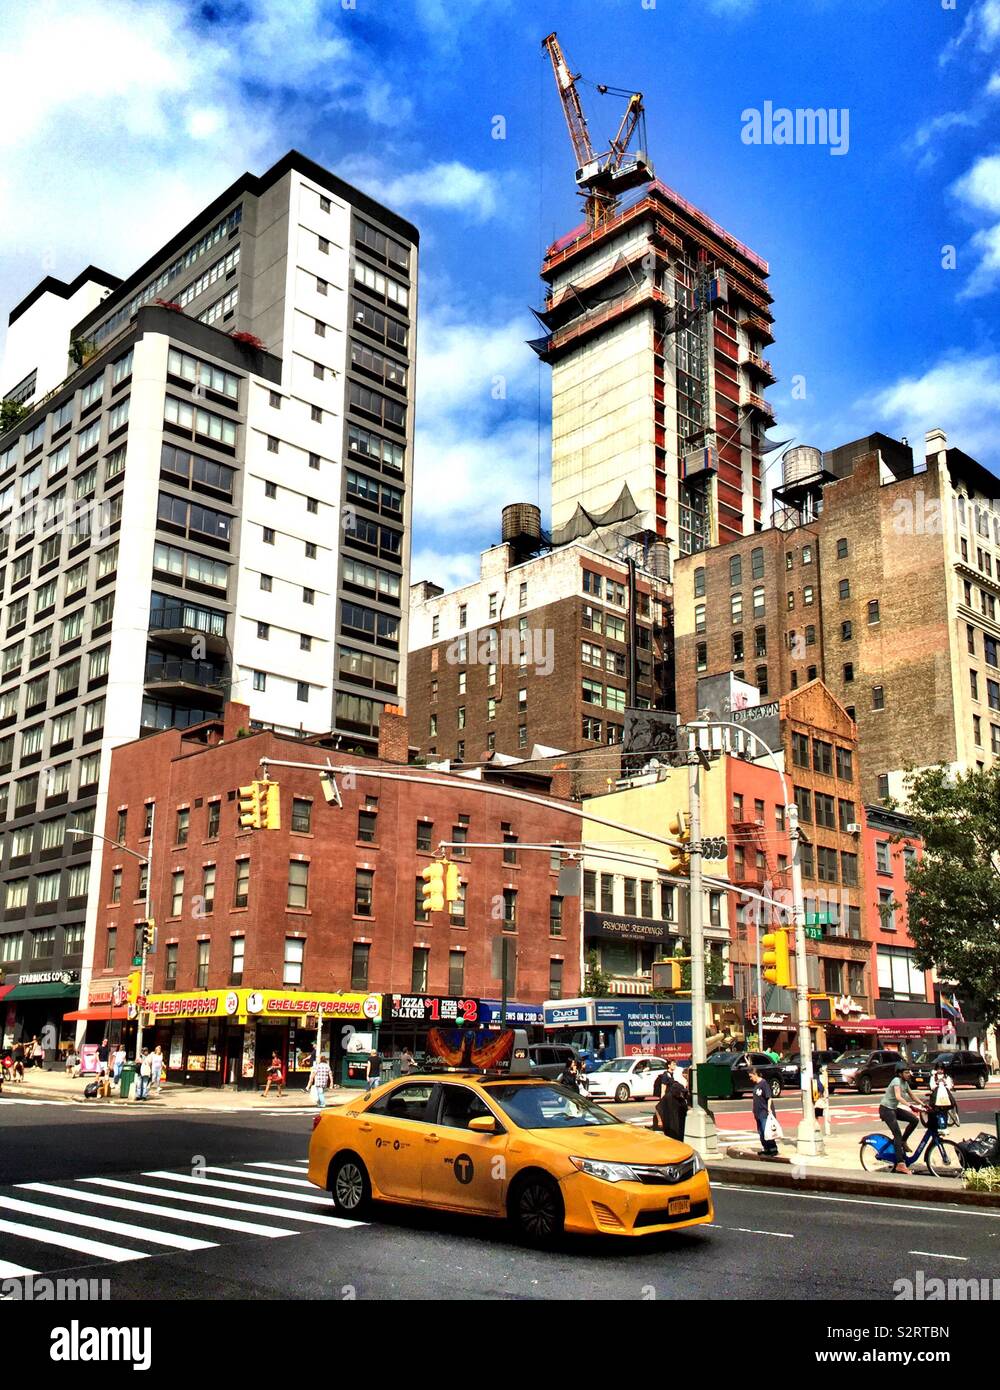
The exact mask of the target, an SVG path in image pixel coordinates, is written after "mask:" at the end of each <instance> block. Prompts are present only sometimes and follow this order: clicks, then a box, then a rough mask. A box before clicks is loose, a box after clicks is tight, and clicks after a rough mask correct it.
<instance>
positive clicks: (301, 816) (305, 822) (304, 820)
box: [292, 796, 312, 835]
mask: <svg viewBox="0 0 1000 1390" xmlns="http://www.w3.org/2000/svg"><path fill="white" fill-rule="evenodd" d="M292 829H293V830H294V831H295V832H296V834H298V835H308V834H310V833H311V831H312V802H311V801H310V800H309V799H308V797H303V796H293V797H292Z"/></svg>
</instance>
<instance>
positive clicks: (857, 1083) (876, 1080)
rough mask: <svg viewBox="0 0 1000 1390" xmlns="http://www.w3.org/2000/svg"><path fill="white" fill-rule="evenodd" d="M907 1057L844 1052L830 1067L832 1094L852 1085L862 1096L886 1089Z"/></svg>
mask: <svg viewBox="0 0 1000 1390" xmlns="http://www.w3.org/2000/svg"><path fill="white" fill-rule="evenodd" d="M905 1061H906V1058H905V1057H903V1055H902V1054H901V1053H899V1052H891V1051H889V1050H886V1051H877V1052H868V1051H861V1050H858V1051H855V1052H842V1053H841V1054H840V1056H839V1057H838V1058H837V1059H836V1061H835V1062H833V1063H832V1065H831V1066H830V1067H829V1068H828V1071H827V1074H828V1076H829V1078H830V1094H831V1095H833V1093H834V1092H835V1091H837V1090H841V1091H843V1090H846V1089H848V1088H851V1089H853V1090H855V1091H857V1092H858V1094H859V1095H862V1096H870V1095H871V1093H872V1091H883V1090H885V1088H886V1086H888V1084H889V1082H890V1081H891V1080H892V1078H893V1077H894V1076H895V1075H896V1071H897V1069H898V1067H899V1066H900V1064H901V1063H903V1062H905Z"/></svg>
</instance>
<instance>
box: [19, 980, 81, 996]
mask: <svg viewBox="0 0 1000 1390" xmlns="http://www.w3.org/2000/svg"><path fill="white" fill-rule="evenodd" d="M79 997H80V986H79V984H75V985H64V984H62V983H60V982H59V981H57V980H54V981H52V982H51V983H49V984H45V985H15V986H14V988H13V989H12V990H11V992H10V993H9V994H8V995H7V996H6V998H7V999H9V1000H15V999H79Z"/></svg>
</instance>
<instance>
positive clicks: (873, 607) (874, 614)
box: [868, 598, 879, 625]
mask: <svg viewBox="0 0 1000 1390" xmlns="http://www.w3.org/2000/svg"><path fill="white" fill-rule="evenodd" d="M878 621H879V607H878V599H877V598H873V599H869V601H868V622H869V625H871V624H873V623H877V622H878Z"/></svg>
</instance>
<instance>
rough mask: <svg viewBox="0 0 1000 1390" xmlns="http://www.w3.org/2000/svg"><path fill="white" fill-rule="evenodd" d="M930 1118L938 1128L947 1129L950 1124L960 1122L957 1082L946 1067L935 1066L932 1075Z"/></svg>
mask: <svg viewBox="0 0 1000 1390" xmlns="http://www.w3.org/2000/svg"><path fill="white" fill-rule="evenodd" d="M929 1119H930V1123H931V1125H932V1126H933V1127H934V1128H936V1129H947V1128H948V1126H949V1125H950V1124H957V1123H958V1100H957V1098H956V1096H955V1084H954V1082H953V1081H952V1079H951V1077H950V1076H949V1075H948V1073H947V1072H946V1071H945V1069H944V1067H935V1068H934V1072H933V1075H932V1076H931V1097H930V1115H929Z"/></svg>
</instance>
